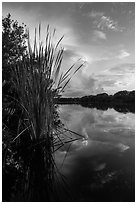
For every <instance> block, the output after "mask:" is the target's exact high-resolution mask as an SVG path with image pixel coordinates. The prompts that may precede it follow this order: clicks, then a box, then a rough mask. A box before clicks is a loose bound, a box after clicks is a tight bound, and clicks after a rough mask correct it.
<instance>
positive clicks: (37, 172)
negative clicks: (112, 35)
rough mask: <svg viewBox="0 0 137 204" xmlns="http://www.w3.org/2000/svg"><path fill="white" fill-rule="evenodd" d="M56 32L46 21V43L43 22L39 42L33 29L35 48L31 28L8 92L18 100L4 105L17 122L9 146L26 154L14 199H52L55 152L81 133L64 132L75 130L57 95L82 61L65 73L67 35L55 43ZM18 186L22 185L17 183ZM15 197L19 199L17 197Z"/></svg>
mask: <svg viewBox="0 0 137 204" xmlns="http://www.w3.org/2000/svg"><path fill="white" fill-rule="evenodd" d="M55 32H56V31H55V30H54V31H53V33H51V32H50V28H49V26H47V32H46V36H45V44H44V45H43V43H42V41H41V39H40V36H41V25H39V34H38V42H37V34H36V33H37V32H36V29H35V40H34V44H33V48H32V45H31V43H30V37H29V32H28V42H27V43H28V50H27V55H26V56H22V58H20V60H18V62H17V63H16V64H14V65H13V66H12V69H11V70H12V73H11V82H12V89H13V92H14V93H15V94H14V96H13V97H12V96H8V95H7V96H5V97H6V98H7V101H10V104H14V105H15V104H16V105H15V111H14V112H13V113H12V114H11V112H10V111H9V106H8V105H7V107H8V108H7V107H6V108H7V111H8V112H10V116H12V117H11V119H12V121H10V123H13V124H14V123H16V124H15V125H14V128H13V129H14V134H13V135H12V137H10V138H11V141H10V143H8V145H7V146H6V148H7V149H8V148H9V144H10V146H12V147H16V151H15V152H16V155H18V158H20V157H21V158H22V161H23V164H21V165H22V168H23V172H25V173H23V174H22V177H23V179H22V181H23V182H22V185H21V187H20V193H19V195H18V192H19V191H18V192H15V194H16V201H19V200H20V201H46V200H47V201H50V200H51V198H50V194H51V192H52V190H53V182H54V168H55V165H56V164H55V160H54V152H55V151H57V150H58V149H59V148H60V147H61V146H62V145H64V144H65V143H68V142H70V141H73V140H76V139H77V138H74V139H73V138H72V135H71V136H70V137H68V135H66V134H65V133H66V132H69V133H70V134H71V133H72V131H70V130H68V129H65V128H64V127H63V126H62V125H61V123H60V120H59V117H58V113H57V107H56V100H57V98H59V97H60V96H61V94H62V92H63V91H64V89H65V87H66V86H67V84H68V83H69V81H70V80H71V78H72V76H73V75H74V74H75V73H76V72H77V71H78V70H79V69H80V68H81V67H82V66H83V64H84V63H82V64H80V66H78V67H77V68H76V67H75V65H76V64H73V65H72V66H71V67H70V68H69V69H68V70H67V71H66V72H65V73H61V64H62V60H63V52H64V49H63V47H62V46H61V41H62V39H63V36H62V37H61V38H60V39H59V41H58V42H57V43H53V38H54V36H55ZM4 110H5V108H4ZM14 119H15V121H13V120H14ZM4 130H5V129H4ZM5 135H6V134H5ZM77 135H78V134H77ZM6 148H5V149H6ZM6 152H7V151H6ZM5 158H6V157H5ZM12 161H13V160H12ZM20 182H21V181H19V182H18V183H20ZM15 189H18V187H17V184H16V188H15ZM21 192H22V193H21ZM17 195H18V196H17ZM13 200H14V201H15V197H14V198H13Z"/></svg>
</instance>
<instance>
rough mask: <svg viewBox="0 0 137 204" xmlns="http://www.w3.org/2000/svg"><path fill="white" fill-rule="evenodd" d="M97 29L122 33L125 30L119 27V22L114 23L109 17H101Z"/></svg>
mask: <svg viewBox="0 0 137 204" xmlns="http://www.w3.org/2000/svg"><path fill="white" fill-rule="evenodd" d="M97 27H98V28H100V29H101V30H104V29H105V28H107V29H108V30H113V31H120V32H122V31H123V28H122V27H120V26H119V25H118V22H117V21H114V20H112V19H111V18H110V17H107V16H102V17H101V19H100V22H99V23H98V25H97Z"/></svg>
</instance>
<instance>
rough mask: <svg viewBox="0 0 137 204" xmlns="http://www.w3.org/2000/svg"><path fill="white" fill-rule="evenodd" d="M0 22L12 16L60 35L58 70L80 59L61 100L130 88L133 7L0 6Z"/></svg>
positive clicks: (89, 4) (104, 4) (105, 4)
mask: <svg viewBox="0 0 137 204" xmlns="http://www.w3.org/2000/svg"><path fill="white" fill-rule="evenodd" d="M2 7H3V8H2V13H3V17H5V16H6V15H7V14H8V13H11V15H12V18H13V19H16V20H17V21H18V22H19V23H22V22H24V23H25V24H26V25H27V27H29V29H30V34H31V36H32V39H33V36H34V28H35V27H38V24H39V23H41V24H42V30H43V35H44V32H45V28H46V26H47V24H50V26H51V28H56V30H57V32H56V37H57V38H59V37H61V36H62V35H65V37H64V39H63V41H62V45H63V46H64V49H65V51H64V60H63V64H62V70H66V69H68V68H69V67H70V65H72V63H74V62H75V61H77V60H78V59H79V58H81V60H83V61H85V66H84V67H83V68H82V69H81V70H80V71H79V72H78V73H77V74H76V75H75V77H74V78H73V79H72V81H71V83H70V84H69V86H68V87H67V89H66V92H65V96H68V97H69V96H77V97H78V96H83V95H88V94H98V93H103V92H107V93H108V94H114V93H115V92H117V91H120V90H125V89H126V90H133V89H134V88H135V87H134V86H135V84H134V83H135V78H134V77H135V73H134V72H135V5H134V3H132V2H129V3H128V2H125V3H124V2H121V3H119V2H116V3H114V2H101V3H100V2H96V3H92V2H87V3H84V2H76V3H74V2H42V3H36V2H35V3H34V2H31V3H27V2H24V3H23V2H21V3H17V2H15V3H8V2H5V3H3V6H2Z"/></svg>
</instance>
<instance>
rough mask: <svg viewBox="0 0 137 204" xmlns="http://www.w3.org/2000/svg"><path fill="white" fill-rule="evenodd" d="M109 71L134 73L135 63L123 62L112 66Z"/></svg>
mask: <svg viewBox="0 0 137 204" xmlns="http://www.w3.org/2000/svg"><path fill="white" fill-rule="evenodd" d="M108 71H109V72H110V73H113V74H114V73H116V74H134V73H135V64H134V63H124V64H119V65H117V66H115V67H112V68H110V69H109V70H108Z"/></svg>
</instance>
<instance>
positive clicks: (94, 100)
mask: <svg viewBox="0 0 137 204" xmlns="http://www.w3.org/2000/svg"><path fill="white" fill-rule="evenodd" d="M57 103H58V104H80V105H82V106H84V107H90V108H97V109H101V110H107V109H108V108H114V109H115V110H116V111H118V112H125V113H126V112H132V113H135V91H126V90H125V91H119V92H117V93H115V94H114V95H108V94H107V93H102V94H97V95H89V96H84V97H81V98H59V99H57Z"/></svg>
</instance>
